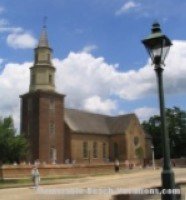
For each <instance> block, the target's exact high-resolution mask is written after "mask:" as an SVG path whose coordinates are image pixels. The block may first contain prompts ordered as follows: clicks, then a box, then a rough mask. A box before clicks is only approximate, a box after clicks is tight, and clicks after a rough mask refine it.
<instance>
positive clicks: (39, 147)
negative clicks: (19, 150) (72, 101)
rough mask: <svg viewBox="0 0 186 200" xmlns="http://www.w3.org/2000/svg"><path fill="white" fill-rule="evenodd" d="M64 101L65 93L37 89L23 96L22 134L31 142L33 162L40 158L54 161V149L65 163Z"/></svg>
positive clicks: (57, 157)
mask: <svg viewBox="0 0 186 200" xmlns="http://www.w3.org/2000/svg"><path fill="white" fill-rule="evenodd" d="M51 102H52V104H53V105H50V104H51ZM63 104H64V96H63V95H61V94H57V93H54V92H46V91H36V92H31V93H28V94H25V95H22V96H21V113H22V114H21V133H22V134H24V136H25V137H26V138H27V139H28V141H29V144H30V158H28V160H30V161H31V162H34V161H35V160H37V159H39V160H40V161H41V162H47V163H51V159H52V158H51V149H55V150H56V162H58V163H62V162H64V154H65V152H64V151H65V149H64V119H63V116H64V114H63V112H64V106H63ZM50 126H53V127H50ZM52 131H53V132H52Z"/></svg>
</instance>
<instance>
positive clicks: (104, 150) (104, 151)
mask: <svg viewBox="0 0 186 200" xmlns="http://www.w3.org/2000/svg"><path fill="white" fill-rule="evenodd" d="M103 158H106V144H105V143H103Z"/></svg>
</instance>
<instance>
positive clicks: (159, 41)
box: [142, 23, 175, 200]
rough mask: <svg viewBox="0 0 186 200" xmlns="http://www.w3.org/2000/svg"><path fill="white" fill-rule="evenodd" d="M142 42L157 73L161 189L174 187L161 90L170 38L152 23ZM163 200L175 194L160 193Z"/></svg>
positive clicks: (169, 199) (162, 92)
mask: <svg viewBox="0 0 186 200" xmlns="http://www.w3.org/2000/svg"><path fill="white" fill-rule="evenodd" d="M142 43H143V44H144V46H145V48H146V49H147V52H148V53H149V55H150V58H151V60H152V63H153V64H154V70H155V72H156V75H157V84H158V93H159V106H160V116H161V136H162V145H163V170H162V174H161V178H162V188H163V189H174V188H175V180H174V173H173V171H172V169H171V160H170V143H169V136H168V132H167V128H166V121H165V120H166V119H165V106H164V91H163V66H164V65H165V64H164V61H165V58H166V56H167V54H168V52H169V49H170V46H171V45H172V43H171V41H170V39H169V38H168V37H167V36H166V35H164V34H163V33H162V32H161V28H160V25H159V24H158V23H154V24H153V25H152V31H151V34H150V35H149V36H148V37H147V38H145V39H144V40H143V41H142ZM162 199H163V200H173V199H175V195H173V194H165V195H162Z"/></svg>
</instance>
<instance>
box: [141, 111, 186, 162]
mask: <svg viewBox="0 0 186 200" xmlns="http://www.w3.org/2000/svg"><path fill="white" fill-rule="evenodd" d="M165 113H166V125H167V131H168V133H169V138H170V150H171V157H172V158H179V157H185V156H186V111H183V110H181V109H180V108H178V107H173V108H167V109H166V112H165ZM142 125H143V128H144V129H145V131H146V132H147V133H148V134H150V135H151V137H152V142H153V145H154V150H155V157H156V158H161V157H163V154H162V142H161V118H160V116H158V115H154V116H152V117H150V119H149V120H148V121H144V122H143V123H142Z"/></svg>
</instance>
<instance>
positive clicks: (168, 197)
mask: <svg viewBox="0 0 186 200" xmlns="http://www.w3.org/2000/svg"><path fill="white" fill-rule="evenodd" d="M161 179H162V190H163V189H165V190H164V191H162V192H164V193H165V194H162V195H161V199H162V200H176V196H177V195H176V194H174V189H175V188H176V187H175V182H174V180H175V178H174V172H173V171H172V170H163V171H162V173H161Z"/></svg>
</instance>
